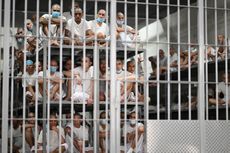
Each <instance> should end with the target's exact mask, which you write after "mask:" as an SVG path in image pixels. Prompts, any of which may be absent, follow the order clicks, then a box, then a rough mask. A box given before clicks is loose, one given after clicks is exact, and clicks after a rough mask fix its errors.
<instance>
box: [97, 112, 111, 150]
mask: <svg viewBox="0 0 230 153" xmlns="http://www.w3.org/2000/svg"><path fill="white" fill-rule="evenodd" d="M107 119H109V117H108V118H107ZM109 130H110V129H109V123H108V120H106V112H105V111H103V112H101V113H100V125H99V148H100V153H105V152H106V150H107V151H108V152H109V135H110V131H109ZM106 141H107V142H108V143H107V144H108V145H106ZM106 146H107V149H106Z"/></svg>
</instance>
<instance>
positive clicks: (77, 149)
mask: <svg viewBox="0 0 230 153" xmlns="http://www.w3.org/2000/svg"><path fill="white" fill-rule="evenodd" d="M71 130H73V135H72V136H71V133H72V132H71ZM65 131H66V142H67V144H68V152H69V153H71V150H73V152H74V153H81V152H82V151H83V141H84V142H85V147H89V135H88V134H89V130H88V128H86V127H84V126H82V125H81V116H80V115H79V114H74V119H73V127H71V124H67V126H66V130H65ZM71 141H73V146H72V147H71ZM85 151H89V150H87V149H86V148H85Z"/></svg>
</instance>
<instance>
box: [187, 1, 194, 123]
mask: <svg viewBox="0 0 230 153" xmlns="http://www.w3.org/2000/svg"><path fill="white" fill-rule="evenodd" d="M190 16H191V13H190V0H188V16H187V19H188V65H189V67H188V119H189V120H191V96H192V95H191V34H190V28H191V25H190V24H191V23H190V19H191V18H190ZM193 43H195V42H193Z"/></svg>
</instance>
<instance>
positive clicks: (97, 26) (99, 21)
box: [89, 9, 109, 46]
mask: <svg viewBox="0 0 230 153" xmlns="http://www.w3.org/2000/svg"><path fill="white" fill-rule="evenodd" d="M105 18H106V11H105V10H104V9H100V10H99V11H98V14H97V18H96V19H95V20H91V21H89V26H90V29H92V31H93V32H94V34H95V35H96V36H97V39H98V44H99V45H102V46H103V45H105V44H106V43H105V39H106V38H108V36H109V27H108V25H107V24H106V23H105Z"/></svg>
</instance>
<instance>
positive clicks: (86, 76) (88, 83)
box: [73, 56, 93, 104]
mask: <svg viewBox="0 0 230 153" xmlns="http://www.w3.org/2000/svg"><path fill="white" fill-rule="evenodd" d="M91 65H92V61H91V58H90V57H89V56H86V57H85V58H82V59H81V66H78V67H76V68H75V69H74V70H73V72H74V75H78V76H79V77H80V79H81V82H82V91H81V92H84V93H86V94H88V95H89V97H86V99H85V100H87V103H88V104H90V103H92V102H93V100H92V98H93V80H92V79H93V66H91ZM84 66H85V67H84ZM84 68H85V69H84ZM76 83H77V82H76ZM75 85H76V84H75ZM76 87H79V86H76ZM73 90H75V89H73ZM76 92H77V90H76ZM87 98H88V99H87Z"/></svg>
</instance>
